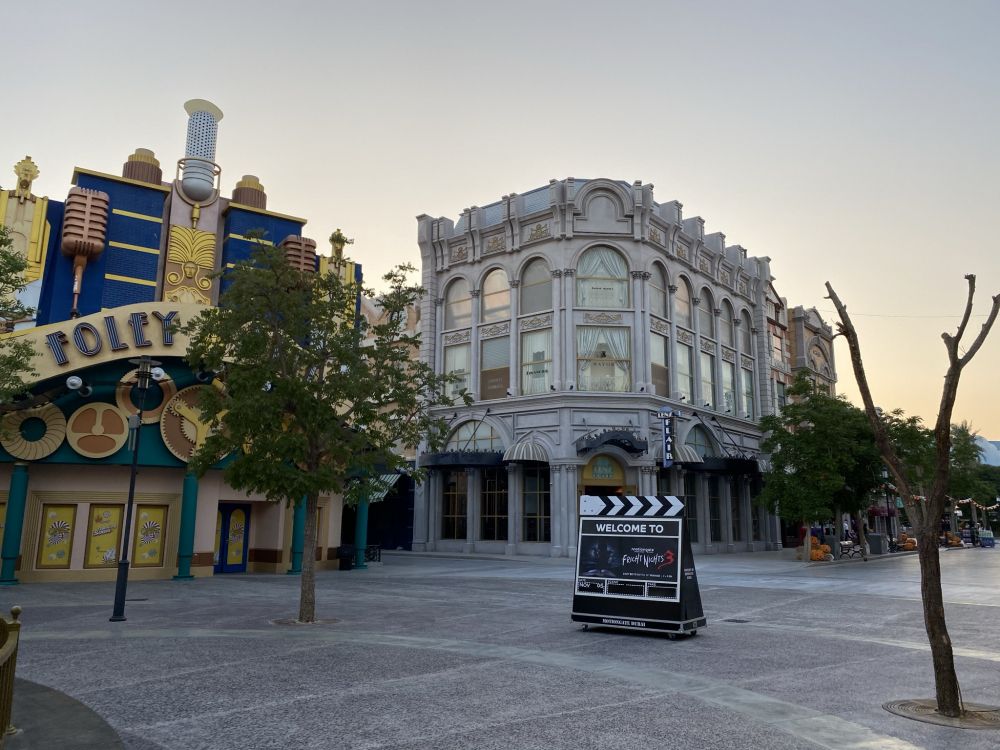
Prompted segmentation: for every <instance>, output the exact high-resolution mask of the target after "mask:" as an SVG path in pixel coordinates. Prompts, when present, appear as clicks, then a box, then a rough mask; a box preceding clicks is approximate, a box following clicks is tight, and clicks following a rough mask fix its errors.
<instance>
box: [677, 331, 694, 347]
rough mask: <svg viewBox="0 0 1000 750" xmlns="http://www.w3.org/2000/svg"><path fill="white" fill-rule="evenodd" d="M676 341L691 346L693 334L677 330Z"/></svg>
mask: <svg viewBox="0 0 1000 750" xmlns="http://www.w3.org/2000/svg"><path fill="white" fill-rule="evenodd" d="M677 340H678V341H680V342H681V343H683V344H693V343H694V334H692V333H691V332H690V331H685V330H684V329H683V328H678V329H677Z"/></svg>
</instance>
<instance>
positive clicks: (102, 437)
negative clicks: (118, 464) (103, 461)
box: [66, 402, 128, 458]
mask: <svg viewBox="0 0 1000 750" xmlns="http://www.w3.org/2000/svg"><path fill="white" fill-rule="evenodd" d="M127 440H128V417H127V416H126V415H125V413H124V412H123V411H122V410H121V409H119V408H118V407H117V406H115V405H114V404H105V403H96V402H95V403H92V404H84V405H83V406H81V407H80V408H79V409H77V410H76V411H75V412H73V414H72V415H71V416H70V418H69V421H68V424H67V428H66V441H67V442H68V443H69V445H70V447H71V448H72V449H73V450H75V451H76V452H77V453H79V454H80V455H81V456H84V457H86V458H107V457H108V456H110V455H112V454H113V453H117V452H118V450H119V449H120V448H121V447H122V446H123V445H125V443H126V441H127Z"/></svg>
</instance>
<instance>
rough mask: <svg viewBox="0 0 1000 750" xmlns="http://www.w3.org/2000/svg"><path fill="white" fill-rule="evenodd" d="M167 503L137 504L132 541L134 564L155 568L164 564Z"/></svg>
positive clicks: (140, 566)
mask: <svg viewBox="0 0 1000 750" xmlns="http://www.w3.org/2000/svg"><path fill="white" fill-rule="evenodd" d="M167 509H168V506H166V505H137V506H136V508H135V532H133V540H134V541H133V543H132V565H133V566H135V567H137V568H154V567H159V566H161V565H163V542H164V536H166V533H167Z"/></svg>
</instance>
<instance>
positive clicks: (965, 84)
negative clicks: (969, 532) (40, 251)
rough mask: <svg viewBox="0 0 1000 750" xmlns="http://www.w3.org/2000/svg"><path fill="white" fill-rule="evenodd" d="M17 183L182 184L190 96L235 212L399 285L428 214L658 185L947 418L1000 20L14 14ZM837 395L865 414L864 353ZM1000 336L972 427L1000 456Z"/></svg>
mask: <svg viewBox="0 0 1000 750" xmlns="http://www.w3.org/2000/svg"><path fill="white" fill-rule="evenodd" d="M0 29H3V31H4V33H3V38H4V42H3V58H4V60H5V62H6V65H5V70H6V74H5V76H4V83H5V85H4V87H3V94H2V98H0V114H2V117H0V184H2V185H4V186H5V187H9V186H10V185H11V184H12V182H13V172H12V170H11V166H12V165H13V164H14V163H15V162H17V161H18V160H20V159H21V158H23V157H24V156H25V155H26V154H30V155H31V156H32V157H33V158H34V160H35V162H36V163H37V164H38V166H39V168H40V170H41V176H40V177H39V179H38V180H36V182H35V192H36V193H38V194H42V195H49V196H50V197H52V198H55V199H59V200H62V199H64V197H65V195H66V191H67V189H68V188H69V186H70V178H71V175H72V170H73V167H74V166H76V165H79V166H82V167H86V168H89V169H95V170H98V171H105V172H111V173H115V174H119V173H120V169H121V164H122V162H123V161H124V160H125V158H126V157H127V155H128V154H129V153H131V152H132V151H133V150H134V149H135V148H136V147H146V148H151V149H153V150H154V151H155V152H156V155H157V157H158V158H159V159H160V160H161V163H162V165H163V167H164V175H165V176H172V174H173V170H174V167H173V164H174V162H175V161H176V159H178V158H180V157H181V156H183V146H184V138H185V128H186V119H187V116H186V114H185V112H184V109H183V103H184V102H185V101H186V100H187V99H191V98H204V99H209V100H211V101H213V102H214V103H216V104H217V105H218V106H219V107H220V108H221V109H222V110H223V112H224V113H225V118H224V119H223V121H222V123H221V125H220V128H219V145H218V152H217V161H218V162H219V164H220V165H221V167H222V170H223V177H222V180H223V191H224V194H226V195H228V194H229V192H230V191H231V190H232V188H233V185H234V183H235V182H236V180H238V179H239V178H240V176H241V175H243V174H255V175H257V176H258V177H259V178H260V179H261V181H262V182H263V183H264V185H265V187H266V189H267V193H268V208H270V209H272V210H275V211H280V212H284V213H290V214H295V215H298V216H304V217H307V218H308V219H309V224H308V226H307V227H306V234H307V236H310V237H313V238H315V239H316V240H317V241H319V243H320V246H321V248H322V247H325V246H326V242H325V238H326V237H327V236H328V235H329V234H330V232H331V231H332V230H333V229H334V228H335V227H341V228H343V230H344V231H345V232H346V233H347V234H348V235H349V236H353V237H354V238H355V239H356V244H355V245H354V246H353V248H352V254H353V256H354V258H355V259H356V260H359V261H360V262H362V263H363V264H364V267H365V274H366V278H367V279H368V280H369V282H377V280H378V276H379V275H381V273H383V272H384V271H385V270H387V269H388V268H389V267H390V266H391V265H394V264H396V263H399V262H403V261H409V262H411V263H413V264H419V254H418V250H417V244H416V229H417V225H416V221H415V218H414V217H415V216H416V215H418V214H421V213H427V214H431V215H433V216H449V217H452V218H456V217H457V216H458V214H459V212H460V211H461V210H462V209H463V208H465V207H467V206H471V205H480V206H481V205H485V204H487V203H490V202H493V201H495V200H498V199H499V198H500V196H501V195H504V194H507V193H512V192H518V193H523V192H526V191H528V190H530V189H532V188H535V187H539V186H542V185H545V184H547V183H548V181H549V180H550V179H552V178H558V179H562V178H566V177H570V176H572V177H577V178H593V177H609V178H613V179H620V180H627V181H629V182H631V181H633V180H636V179H641V180H642V181H643V182H647V183H653V184H654V185H655V198H656V200H657V201H660V202H665V201H668V200H673V199H677V200H679V201H680V202H681V203H683V204H684V213H685V216H696V215H700V216H702V217H703V218H704V219H705V222H706V232H715V231H722V232H724V233H725V234H726V238H727V243H729V244H740V245H743V246H744V247H746V248H747V249H748V250H749V252H750V253H751V254H753V255H761V256H769V257H770V258H771V268H772V271H773V273H774V275H775V277H776V280H775V284H776V286H777V288H778V289H779V291H780V293H781V294H782V295H783V296H785V297H786V298H787V299H788V302H789V304H790V305H793V306H794V305H797V304H802V305H805V306H807V307H812V306H815V307H816V308H818V309H819V310H820V312H821V313H822V314H823V315H824V317H825V318H826V319H827V321H828V322H833V321H834V317H835V313H834V312H833V306H832V304H831V303H830V302H829V300H826V299H824V295H825V290H824V288H823V282H825V281H827V280H829V281H831V282H832V283H833V284H834V286H835V288H836V289H837V291H838V293H839V294H840V296H841V297H842V298H843V299H844V301H845V302H846V303H847V305H848V307H849V309H850V311H851V312H852V313H853V314H854V315H855V316H856V317H855V322H856V324H857V327H858V330H859V333H860V336H861V344H862V349H863V352H864V355H865V361H866V364H867V367H868V374H869V377H870V380H871V382H872V386H873V390H874V393H875V398H876V402H877V403H879V404H880V405H881V406H883V407H885V408H895V407H901V408H903V409H904V410H906V412H908V413H911V414H918V415H921V416H923V417H924V418H925V420H927V421H929V422H933V419H934V417H935V415H936V413H937V406H938V402H939V400H940V395H941V384H942V376H943V374H944V372H945V369H946V366H947V362H946V356H945V349H944V346H943V344H942V342H941V338H940V336H941V333H942V331H954V329H955V327H956V326H957V324H958V321H959V316H960V314H961V312H962V309H963V305H964V300H965V296H966V285H965V281H964V280H963V276H964V275H965V274H967V273H975V274H977V275H978V286H979V294H978V298H977V303H978V304H977V306H976V310H975V315H976V316H977V317H975V318H973V324H972V325H971V326H970V331H969V334H967V342H970V343H971V340H972V339H971V336H973V335H974V334H975V333H976V332H977V331H978V329H979V326H980V324H981V323H982V322H983V321H984V320H985V314H986V313H987V312H988V310H989V303H990V296H991V295H992V294H997V293H1000V252H998V247H1000V244H998V241H997V239H996V238H994V237H993V236H992V235H993V232H994V231H996V228H995V227H994V220H995V215H996V206H997V205H998V204H1000V187H998V185H1000V181H998V173H1000V145H998V144H1000V134H998V133H1000V131H998V129H997V122H998V120H1000V87H998V86H997V80H998V73H1000V44H998V43H997V40H996V34H997V29H1000V3H997V2H976V1H972V0H968V1H963V0H956V2H952V3H940V2H919V1H916V0H838V2H832V1H830V2H816V1H813V0H771V1H769V0H760V1H759V2H753V1H751V0H729V1H727V2H722V1H713V0H689V1H687V2H667V1H663V0H661V1H660V2H642V1H638V0H637V1H636V2H630V3H613V2H602V3H597V2H590V1H589V0H587V1H585V0H576V1H575V2H546V1H545V0H535V1H534V2H517V1H511V0H508V1H507V2H502V3H498V2H491V3H480V2H475V1H474V0H465V1H464V2H434V1H433V0H429V1H428V2H423V3H415V2H396V1H390V0H384V1H383V2H377V3H375V2H372V3H364V2H352V3H346V2H332V1H331V2H319V1H316V2H296V1H295V0H284V1H283V2H274V1H273V0H268V1H266V2H257V1H253V2H247V1H243V2H207V1H203V2H199V3H195V2H189V1H188V0H172V1H171V2H165V3H154V2H142V1H139V0H121V1H120V2H111V1H103V0H91V2H88V3H69V2H55V1H50V2H46V3H28V2H19V3H3V4H2V5H0ZM838 342H840V343H838V345H837V369H838V373H839V384H838V389H839V391H840V392H842V393H844V394H846V395H847V396H849V397H850V398H851V400H852V401H855V402H856V403H857V402H858V397H857V388H856V386H855V383H854V376H853V373H852V371H851V366H850V360H849V356H848V353H847V349H846V346H844V345H843V342H842V339H838ZM998 369H1000V325H998V326H997V329H996V330H995V332H994V334H993V336H992V337H991V338H990V339H989V340H988V341H987V343H986V345H985V347H984V348H983V349H982V350H981V352H980V353H979V355H978V356H977V358H976V359H975V360H974V361H973V363H972V364H971V365H970V366H969V368H968V369H967V370H966V372H965V374H964V376H963V380H962V385H961V388H960V393H959V400H958V403H957V407H956V410H955V420H954V421H961V420H969V421H971V423H972V425H973V427H974V428H976V429H978V430H979V431H980V433H981V434H983V435H984V436H985V437H987V438H992V439H995V440H997V439H1000V400H998V399H997V397H996V390H997V381H998V377H997V374H998Z"/></svg>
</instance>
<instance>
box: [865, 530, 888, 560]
mask: <svg viewBox="0 0 1000 750" xmlns="http://www.w3.org/2000/svg"><path fill="white" fill-rule="evenodd" d="M865 538H866V539H867V540H868V548H869V549H870V550H871V552H872V554H873V555H885V554H888V552H889V542H888V540H887V539H886V538H885V534H867V535H866V536H865Z"/></svg>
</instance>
